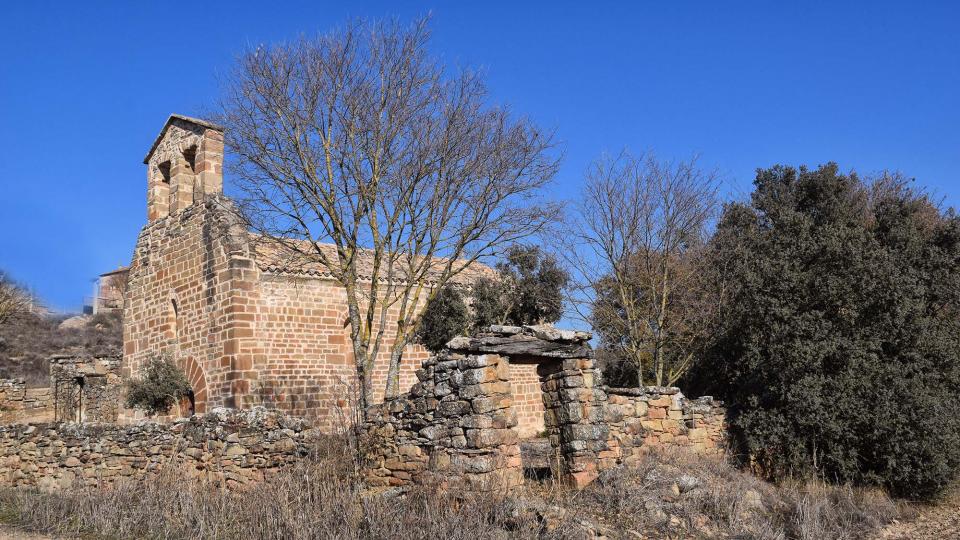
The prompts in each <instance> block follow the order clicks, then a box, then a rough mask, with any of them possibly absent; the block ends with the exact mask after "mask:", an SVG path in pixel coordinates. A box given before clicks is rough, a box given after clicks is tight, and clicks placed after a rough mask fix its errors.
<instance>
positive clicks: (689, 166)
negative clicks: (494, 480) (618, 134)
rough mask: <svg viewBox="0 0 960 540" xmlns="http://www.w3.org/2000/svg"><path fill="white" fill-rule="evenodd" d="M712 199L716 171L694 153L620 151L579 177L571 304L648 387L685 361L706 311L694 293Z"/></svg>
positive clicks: (670, 378) (680, 369)
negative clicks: (667, 156)
mask: <svg viewBox="0 0 960 540" xmlns="http://www.w3.org/2000/svg"><path fill="white" fill-rule="evenodd" d="M717 207H718V179H717V175H716V174H715V173H711V172H704V171H702V170H700V169H699V168H698V167H697V164H696V160H690V161H681V162H661V161H657V160H656V159H655V158H654V157H653V156H649V155H646V156H640V157H634V156H632V155H630V154H628V153H622V154H621V155H619V156H618V157H616V158H607V157H604V158H601V159H600V160H598V161H597V162H595V163H594V164H593V165H592V166H591V168H590V169H589V170H588V172H587V175H586V185H585V187H584V189H583V194H582V197H581V202H580V204H579V207H578V208H577V212H576V216H575V218H574V220H573V225H572V231H573V234H574V236H575V239H576V244H577V249H574V250H569V251H567V252H566V253H567V260H568V263H570V266H571V267H572V268H573V269H574V270H575V274H576V275H577V279H578V286H577V287H576V295H575V296H576V298H575V302H574V306H575V307H577V309H578V311H579V312H580V313H581V315H582V316H583V317H584V318H585V319H586V320H588V321H590V322H591V324H592V325H593V326H594V329H595V330H597V332H598V333H599V334H600V337H601V340H602V341H603V343H602V344H601V345H602V346H606V347H609V348H611V349H613V351H614V352H616V353H617V354H619V355H620V356H621V357H623V358H625V359H626V360H628V361H630V362H632V363H633V364H634V366H635V367H636V369H637V384H638V385H642V384H643V374H644V372H652V374H653V382H654V383H655V384H656V385H664V384H674V383H675V382H676V381H677V380H678V379H679V378H680V377H681V376H682V375H683V374H684V373H685V372H686V370H687V369H688V368H689V367H690V364H691V362H692V360H693V358H694V353H695V344H696V342H697V339H698V337H700V336H702V334H703V331H704V329H705V328H706V324H707V322H708V321H709V313H710V312H711V310H712V309H713V307H712V304H711V301H710V299H709V298H708V297H707V296H705V295H702V294H700V286H701V284H702V280H701V279H700V278H701V274H702V270H703V268H702V267H701V262H702V260H703V259H702V258H701V257H699V256H698V252H699V250H700V249H701V248H702V247H703V245H704V242H705V240H706V235H707V232H708V228H709V225H710V223H711V221H712V218H713V217H714V216H715V213H716V210H717Z"/></svg>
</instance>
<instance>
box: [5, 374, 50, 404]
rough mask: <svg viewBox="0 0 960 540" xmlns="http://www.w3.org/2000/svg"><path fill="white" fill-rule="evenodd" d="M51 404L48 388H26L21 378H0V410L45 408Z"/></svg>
mask: <svg viewBox="0 0 960 540" xmlns="http://www.w3.org/2000/svg"><path fill="white" fill-rule="evenodd" d="M51 404H52V393H51V391H50V388H46V387H43V388H27V385H26V383H25V382H24V380H23V379H0V411H27V410H35V409H47V408H49V407H50V406H51Z"/></svg>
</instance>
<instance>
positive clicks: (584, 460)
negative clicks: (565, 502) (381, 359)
mask: <svg viewBox="0 0 960 540" xmlns="http://www.w3.org/2000/svg"><path fill="white" fill-rule="evenodd" d="M589 339H590V334H588V333H585V332H569V331H558V330H555V329H553V328H552V327H523V328H520V327H499V326H495V327H491V329H490V332H489V333H487V334H484V335H481V336H478V337H475V338H454V339H453V340H451V341H450V342H449V343H448V344H447V348H446V349H445V350H443V351H441V352H440V354H438V355H437V356H435V357H433V358H431V359H429V360H427V361H425V362H424V363H423V368H422V369H421V370H419V371H418V372H417V377H418V378H419V380H420V382H419V383H417V384H416V385H414V387H413V389H412V390H411V391H410V393H408V394H405V395H403V396H401V397H400V398H397V399H394V400H390V401H387V402H386V403H384V404H382V405H379V406H374V407H372V408H371V410H370V411H368V418H369V419H370V420H369V423H368V425H367V434H368V437H369V439H370V442H371V447H372V448H373V452H372V455H371V456H370V467H369V469H368V480H369V481H370V482H371V483H372V484H374V485H403V484H407V483H410V482H421V481H423V480H424V479H428V478H436V477H438V476H439V477H441V478H442V479H443V481H444V482H449V483H456V484H463V485H464V487H466V488H468V489H475V490H487V489H495V488H509V487H510V486H514V485H517V484H519V483H520V482H521V481H522V479H523V467H522V462H521V458H520V446H519V435H518V432H517V430H516V429H515V428H516V427H517V424H518V420H517V414H516V410H515V408H514V407H513V387H512V385H511V381H510V375H511V371H512V370H511V367H510V363H511V361H512V360H513V359H515V360H516V361H517V362H526V363H533V364H536V365H537V373H538V375H539V377H540V381H541V389H542V392H544V395H545V397H544V404H545V410H546V411H547V414H545V425H546V429H547V431H548V433H549V435H550V439H551V441H552V442H553V443H554V444H555V446H556V447H557V448H559V449H560V451H561V454H562V459H561V460H559V461H558V462H557V466H556V468H557V470H556V474H558V475H559V476H562V477H563V478H564V479H566V480H567V481H569V482H570V483H572V484H574V485H576V486H582V485H585V484H587V483H589V482H590V481H591V480H593V479H594V478H595V477H596V475H597V474H598V470H599V460H600V459H601V457H602V456H601V454H602V453H604V452H607V451H608V448H607V437H608V431H607V427H606V426H605V425H604V424H603V405H602V400H603V398H604V394H603V392H602V391H598V390H597V383H598V382H599V381H598V378H597V377H596V371H595V369H594V367H593V359H592V351H591V350H590V347H589V345H587V344H586V342H587V341H588V340H589Z"/></svg>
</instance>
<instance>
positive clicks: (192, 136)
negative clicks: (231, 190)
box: [123, 115, 535, 428]
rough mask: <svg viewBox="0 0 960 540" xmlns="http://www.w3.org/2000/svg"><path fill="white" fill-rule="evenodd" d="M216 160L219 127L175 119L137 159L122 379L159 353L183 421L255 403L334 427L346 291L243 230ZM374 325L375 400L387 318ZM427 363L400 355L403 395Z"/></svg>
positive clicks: (344, 365) (349, 363) (351, 372)
mask: <svg viewBox="0 0 960 540" xmlns="http://www.w3.org/2000/svg"><path fill="white" fill-rule="evenodd" d="M222 159H223V132H222V129H221V128H220V127H218V126H216V125H214V124H211V123H209V122H205V121H203V120H197V119H191V118H187V117H183V116H178V115H174V116H172V117H171V118H170V120H168V122H167V124H166V125H165V126H164V128H163V130H162V131H161V133H160V135H159V136H158V137H157V140H156V142H155V143H154V145H153V147H152V148H151V150H150V153H149V154H148V155H147V157H146V159H145V160H144V162H145V163H146V164H147V185H148V201H147V206H148V223H147V225H146V226H145V227H144V228H143V230H142V231H141V232H140V236H139V238H138V240H137V245H136V248H135V250H134V255H133V260H132V262H131V265H130V268H129V271H128V277H127V283H126V285H127V286H126V293H125V294H126V296H125V299H124V351H123V354H124V366H123V376H124V378H129V377H136V376H139V375H140V373H142V369H143V366H144V364H145V363H146V362H147V361H148V360H150V359H151V358H153V357H157V356H169V357H171V358H173V359H174V360H175V361H176V362H177V363H178V364H179V365H180V366H181V367H182V368H183V369H184V370H185V372H186V373H187V375H188V378H189V380H190V383H191V387H192V390H193V395H192V403H191V404H189V405H188V406H186V407H183V408H182V410H181V411H180V412H181V414H184V415H186V414H189V413H191V412H197V413H202V412H204V411H206V410H209V409H210V408H212V407H237V408H249V407H253V406H257V405H263V406H266V407H269V408H276V409H279V410H282V411H284V412H286V413H288V414H294V415H298V416H304V417H307V418H309V419H310V420H311V421H314V422H316V424H317V425H318V426H320V427H324V428H335V427H337V423H338V422H340V418H342V417H343V416H344V414H341V413H345V412H346V409H348V408H349V407H350V404H351V401H352V400H351V399H350V396H351V395H352V394H354V393H355V381H356V369H355V366H354V360H353V349H352V344H351V342H350V338H349V325H348V320H347V299H346V292H345V290H344V289H343V287H341V286H340V285H339V284H338V283H337V282H336V281H335V280H334V279H333V277H332V276H331V275H330V274H329V272H326V271H325V269H324V268H322V267H320V266H319V265H317V264H316V263H313V264H310V263H309V261H307V262H304V261H292V260H291V259H290V254H289V253H283V252H280V251H278V250H277V249H276V245H275V244H274V245H269V244H270V243H268V242H263V239H262V238H260V237H257V236H256V235H254V234H251V233H250V232H249V231H248V230H247V229H246V227H245V226H244V224H243V223H242V222H241V221H240V220H239V219H238V217H237V213H236V211H235V209H234V207H233V204H232V203H231V201H230V200H229V199H227V198H226V197H224V196H223V194H222V186H223V178H222V165H223V161H222ZM321 247H322V248H323V249H328V248H329V247H330V246H325V247H324V246H321ZM331 255H332V256H334V257H335V256H336V255H335V254H334V253H331ZM461 275H462V276H464V278H463V279H465V280H468V279H470V277H469V276H470V272H464V273H463V274H461ZM363 279H367V278H365V277H364V276H361V280H363ZM458 279H459V278H458ZM396 312H397V309H396V308H391V311H390V313H388V319H389V320H391V321H395V320H396V315H397V313H396ZM384 330H385V331H384V340H383V343H382V347H381V352H380V354H379V355H378V357H377V358H376V359H375V362H374V369H373V377H372V379H373V383H372V387H373V390H374V396H373V397H374V401H378V400H381V399H382V396H383V392H384V389H385V386H386V384H385V383H386V374H387V368H388V365H389V349H390V346H391V343H392V340H393V339H394V336H395V334H396V332H395V323H391V325H390V326H388V327H387V328H385V329H384ZM427 357H428V354H427V351H426V350H425V349H423V348H422V347H420V346H417V345H410V346H408V347H407V348H406V349H405V350H404V356H403V363H402V365H401V371H400V385H401V388H403V389H407V388H410V386H411V385H413V384H414V383H415V382H416V377H415V376H414V371H415V370H416V367H417V366H419V364H420V362H421V361H423V360H425V359H426V358H427ZM346 416H349V413H348V412H346ZM526 417H527V416H525V418H526ZM533 421H534V422H535V420H533Z"/></svg>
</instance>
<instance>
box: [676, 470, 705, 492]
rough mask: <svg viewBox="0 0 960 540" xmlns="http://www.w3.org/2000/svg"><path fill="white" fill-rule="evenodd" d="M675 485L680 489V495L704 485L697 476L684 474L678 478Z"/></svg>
mask: <svg viewBox="0 0 960 540" xmlns="http://www.w3.org/2000/svg"><path fill="white" fill-rule="evenodd" d="M675 485H676V486H677V487H678V488H679V489H680V493H686V492H688V491H693V490H694V489H697V488H698V487H700V486H701V485H703V482H701V481H700V479H699V478H697V477H695V476H690V475H689V474H682V475H680V477H678V478H677V483H676V484H675Z"/></svg>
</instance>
